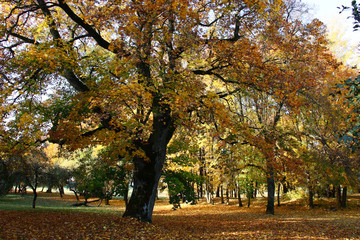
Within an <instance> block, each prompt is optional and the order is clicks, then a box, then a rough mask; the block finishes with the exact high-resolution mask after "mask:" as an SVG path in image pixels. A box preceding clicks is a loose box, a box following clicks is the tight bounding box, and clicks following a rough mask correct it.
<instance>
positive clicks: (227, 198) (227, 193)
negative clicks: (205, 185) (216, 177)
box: [226, 188, 230, 204]
mask: <svg viewBox="0 0 360 240" xmlns="http://www.w3.org/2000/svg"><path fill="white" fill-rule="evenodd" d="M226 204H230V197H229V189H227V188H226Z"/></svg>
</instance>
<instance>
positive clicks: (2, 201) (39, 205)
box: [0, 192, 124, 213]
mask: <svg viewBox="0 0 360 240" xmlns="http://www.w3.org/2000/svg"><path fill="white" fill-rule="evenodd" d="M32 201H33V195H32V193H28V194H25V195H20V194H8V195H6V196H2V197H0V210H21V211H22V210H30V211H31V210H35V211H48V210H51V211H80V212H90V213H114V212H117V213H119V212H123V211H124V207H123V206H119V205H117V204H111V205H109V206H106V205H105V204H104V202H103V203H102V204H101V207H96V206H97V204H98V202H96V203H91V204H89V206H80V207H74V206H72V204H73V203H75V202H76V201H75V197H73V196H69V195H66V196H65V197H64V198H63V199H61V198H60V197H59V195H58V194H55V193H52V194H49V193H42V192H40V193H38V197H37V200H36V208H35V209H33V208H32ZM115 201H116V200H115Z"/></svg>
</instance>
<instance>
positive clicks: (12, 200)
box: [0, 194, 70, 210]
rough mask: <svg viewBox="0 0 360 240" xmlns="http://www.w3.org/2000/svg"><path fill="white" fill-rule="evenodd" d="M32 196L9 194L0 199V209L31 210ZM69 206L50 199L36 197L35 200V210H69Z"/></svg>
mask: <svg viewBox="0 0 360 240" xmlns="http://www.w3.org/2000/svg"><path fill="white" fill-rule="evenodd" d="M32 201H33V195H32V194H26V195H23V196H22V195H20V194H19V195H18V194H9V195H6V196H2V197H0V209H1V210H26V209H32ZM69 207H70V204H69V203H68V202H64V201H59V200H56V199H55V198H54V199H51V198H44V197H42V196H38V198H37V200H36V208H38V209H49V208H50V209H59V208H60V209H62V208H69Z"/></svg>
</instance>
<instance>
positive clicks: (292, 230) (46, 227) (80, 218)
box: [0, 194, 360, 239]
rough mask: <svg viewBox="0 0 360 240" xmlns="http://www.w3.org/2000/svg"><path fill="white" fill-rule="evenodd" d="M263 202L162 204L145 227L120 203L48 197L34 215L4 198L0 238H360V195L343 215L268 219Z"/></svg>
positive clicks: (283, 210) (328, 206)
mask: <svg viewBox="0 0 360 240" xmlns="http://www.w3.org/2000/svg"><path fill="white" fill-rule="evenodd" d="M263 200H264V199H259V200H257V201H255V202H254V203H253V205H252V206H251V207H250V208H248V207H242V208H239V207H238V206H237V205H236V203H235V200H234V202H232V203H231V204H230V205H226V204H220V203H215V204H214V205H208V204H206V203H203V202H201V203H199V204H198V205H182V209H178V210H176V211H174V210H172V209H171V207H172V206H171V205H169V204H167V201H166V200H160V201H158V202H157V205H156V207H155V210H154V215H153V224H146V223H141V222H138V221H136V220H134V219H129V218H122V217H121V214H122V212H123V211H124V205H123V202H121V201H120V200H113V201H112V202H111V205H110V206H103V205H102V206H100V207H99V208H97V207H80V208H74V207H69V206H70V204H71V202H73V201H74V199H72V198H71V197H69V196H68V197H67V198H65V199H59V198H57V197H55V196H54V195H45V194H44V195H43V196H42V199H40V201H39V206H38V208H37V209H35V210H32V209H30V207H24V206H23V207H21V206H17V207H15V208H14V209H12V208H6V207H4V206H8V205H10V204H11V201H10V200H9V198H6V199H4V198H0V209H2V210H0V214H1V215H0V239H360V196H359V195H357V196H352V197H351V199H350V202H349V208H347V209H344V210H341V209H335V208H334V206H335V205H334V203H333V202H332V201H333V200H321V201H319V202H318V206H317V207H316V208H315V209H311V210H310V209H307V208H306V207H304V206H303V204H302V202H299V201H296V202H287V203H286V204H283V205H282V206H280V207H276V214H275V215H274V216H272V215H266V214H264V211H265V208H264V206H265V202H264V201H263ZM12 201H15V200H14V199H13V200H12ZM55 202H56V203H55ZM53 205H55V207H54V206H53Z"/></svg>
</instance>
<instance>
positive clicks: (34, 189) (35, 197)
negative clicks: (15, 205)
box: [32, 187, 37, 208]
mask: <svg viewBox="0 0 360 240" xmlns="http://www.w3.org/2000/svg"><path fill="white" fill-rule="evenodd" d="M32 190H33V196H34V197H33V202H32V208H35V206H36V199H37V192H36V187H35V188H33V189H32Z"/></svg>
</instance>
